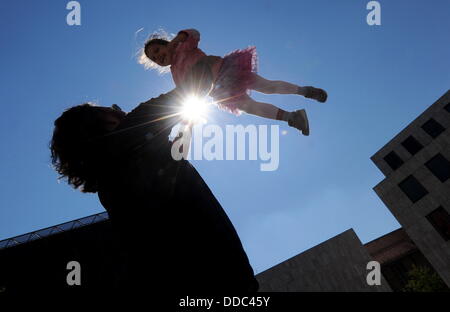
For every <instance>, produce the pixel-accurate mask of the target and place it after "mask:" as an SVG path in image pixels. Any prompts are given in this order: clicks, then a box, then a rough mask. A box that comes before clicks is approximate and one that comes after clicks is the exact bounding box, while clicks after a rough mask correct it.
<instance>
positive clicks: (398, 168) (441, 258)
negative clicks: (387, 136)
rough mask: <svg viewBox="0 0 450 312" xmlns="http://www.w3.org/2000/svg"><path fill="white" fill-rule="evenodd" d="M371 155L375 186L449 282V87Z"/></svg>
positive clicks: (383, 199)
mask: <svg viewBox="0 0 450 312" xmlns="http://www.w3.org/2000/svg"><path fill="white" fill-rule="evenodd" d="M371 159H372V161H373V162H374V163H375V165H376V166H377V167H378V168H379V169H380V170H381V172H382V173H383V174H384V175H385V176H386V178H385V179H384V180H383V181H381V182H380V183H379V184H378V185H376V186H375V187H374V190H375V192H376V193H377V195H378V196H379V197H380V199H381V200H382V201H383V203H384V204H385V205H386V206H387V207H388V209H389V210H390V211H391V213H392V214H393V215H394V217H395V218H396V219H397V220H398V222H399V223H400V224H401V226H402V228H403V229H404V231H405V232H406V234H407V235H408V236H409V237H410V238H411V240H412V241H413V242H414V244H415V245H416V246H417V247H418V249H419V250H420V251H421V252H422V253H423V255H424V256H425V258H426V259H427V260H428V261H429V263H430V264H431V265H432V266H433V268H434V269H435V270H436V272H438V274H439V275H440V276H441V278H442V279H443V280H444V281H445V283H446V284H447V286H450V265H449V264H450V216H449V212H450V179H449V178H450V162H449V160H450V91H447V93H445V94H444V95H443V96H442V97H441V98H440V99H438V100H437V101H436V102H435V103H434V104H433V105H431V106H430V107H429V108H428V109H426V110H425V112H424V113H422V114H421V115H420V116H419V117H417V118H416V119H415V120H414V121H413V122H412V123H410V124H409V125H408V126H407V127H406V128H405V129H404V130H402V131H401V132H400V133H399V134H397V135H396V136H395V137H394V138H393V139H392V140H391V141H389V142H388V143H387V144H386V145H385V146H383V147H382V148H381V149H380V150H379V151H378V152H376V153H375V155H373V156H372V157H371Z"/></svg>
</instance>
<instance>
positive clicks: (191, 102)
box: [181, 95, 208, 123]
mask: <svg viewBox="0 0 450 312" xmlns="http://www.w3.org/2000/svg"><path fill="white" fill-rule="evenodd" d="M207 108H208V103H207V102H206V100H205V99H201V98H198V97H196V96H193V95H191V96H189V97H188V98H187V99H186V100H185V101H184V103H183V110H182V112H181V115H182V117H183V118H184V119H186V120H188V121H190V122H194V123H196V122H199V121H206V119H205V115H206V110H207Z"/></svg>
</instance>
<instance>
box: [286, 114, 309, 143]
mask: <svg viewBox="0 0 450 312" xmlns="http://www.w3.org/2000/svg"><path fill="white" fill-rule="evenodd" d="M288 124H289V126H291V127H294V128H297V129H298V130H300V131H301V132H302V134H303V135H306V136H308V135H309V121H308V116H306V111H305V110H304V109H300V110H297V111H295V112H292V113H291V116H290V118H289V119H288Z"/></svg>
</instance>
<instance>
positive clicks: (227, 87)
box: [211, 47, 258, 115]
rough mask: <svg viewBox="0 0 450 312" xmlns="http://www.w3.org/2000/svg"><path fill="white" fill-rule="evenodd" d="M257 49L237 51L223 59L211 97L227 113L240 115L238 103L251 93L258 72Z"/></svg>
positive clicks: (250, 48) (249, 48)
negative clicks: (255, 74)
mask: <svg viewBox="0 0 450 312" xmlns="http://www.w3.org/2000/svg"><path fill="white" fill-rule="evenodd" d="M257 63H258V59H257V55H256V47H248V48H246V49H243V50H236V51H233V52H231V53H229V54H227V55H226V56H225V57H224V58H223V63H222V66H221V68H220V70H219V74H218V76H217V79H216V81H215V84H214V89H213V91H212V92H211V96H212V97H213V99H214V101H215V102H216V103H217V105H218V106H219V107H220V108H221V109H223V110H226V111H229V112H231V113H233V114H235V115H239V114H240V113H241V111H240V110H239V108H238V106H237V103H238V102H239V100H241V99H242V98H244V97H245V96H246V95H247V94H249V93H250V90H249V88H250V86H251V85H252V83H253V80H254V73H256V72H257V66H258V64H257Z"/></svg>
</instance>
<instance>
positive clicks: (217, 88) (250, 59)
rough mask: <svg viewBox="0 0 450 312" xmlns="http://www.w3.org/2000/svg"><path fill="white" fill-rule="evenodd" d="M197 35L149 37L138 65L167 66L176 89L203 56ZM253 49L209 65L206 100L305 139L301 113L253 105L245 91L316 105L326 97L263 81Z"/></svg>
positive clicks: (315, 90)
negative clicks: (310, 101) (277, 124)
mask: <svg viewBox="0 0 450 312" xmlns="http://www.w3.org/2000/svg"><path fill="white" fill-rule="evenodd" d="M199 40H200V34H199V32H198V31H197V30H195V29H187V30H182V31H180V32H179V33H178V35H177V36H176V37H175V38H174V39H173V40H171V41H168V40H166V39H163V38H161V37H158V36H155V35H154V36H151V37H150V39H149V40H148V41H147V42H146V43H145V45H144V48H143V51H142V52H143V53H142V55H141V58H140V63H141V64H143V65H145V66H146V67H147V68H157V67H160V66H161V67H165V66H170V71H171V72H172V77H173V80H174V82H175V85H176V86H179V85H180V84H181V83H182V82H183V80H184V78H186V74H187V73H188V72H189V70H190V69H191V68H192V67H193V66H194V65H195V64H196V63H197V62H199V61H200V60H201V59H202V58H204V57H206V54H205V53H204V52H203V51H202V50H200V49H199V48H198V47H197V45H198V42H199ZM256 69H257V56H256V48H255V47H248V48H246V49H244V50H236V51H234V52H232V53H230V54H228V55H226V56H225V57H223V58H221V57H216V58H215V60H214V62H213V63H212V65H211V72H212V75H213V81H214V87H213V89H212V92H211V93H210V96H212V98H213V99H214V101H215V102H216V103H217V104H218V106H219V107H220V108H222V109H225V110H227V111H229V112H231V113H233V114H236V115H239V114H240V112H241V111H244V112H246V113H248V114H253V115H257V116H260V117H264V118H270V119H275V120H284V121H286V122H287V123H288V124H289V126H292V127H295V128H297V129H299V130H300V131H301V132H302V133H303V135H309V123H308V117H307V115H306V111H305V110H304V109H301V110H297V111H293V112H287V111H284V110H282V109H280V108H278V107H276V106H274V105H272V104H268V103H261V102H256V101H255V100H253V99H252V98H251V97H250V96H249V95H248V92H249V90H255V91H258V92H262V93H265V94H274V93H277V94H299V95H303V96H304V97H306V98H311V99H315V100H317V101H319V102H322V103H323V102H325V101H326V100H327V93H326V92H325V91H324V90H322V89H318V88H314V87H311V86H308V87H301V86H298V85H295V84H292V83H289V82H285V81H274V80H267V79H265V78H263V77H261V76H259V75H258V74H257V73H256Z"/></svg>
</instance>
